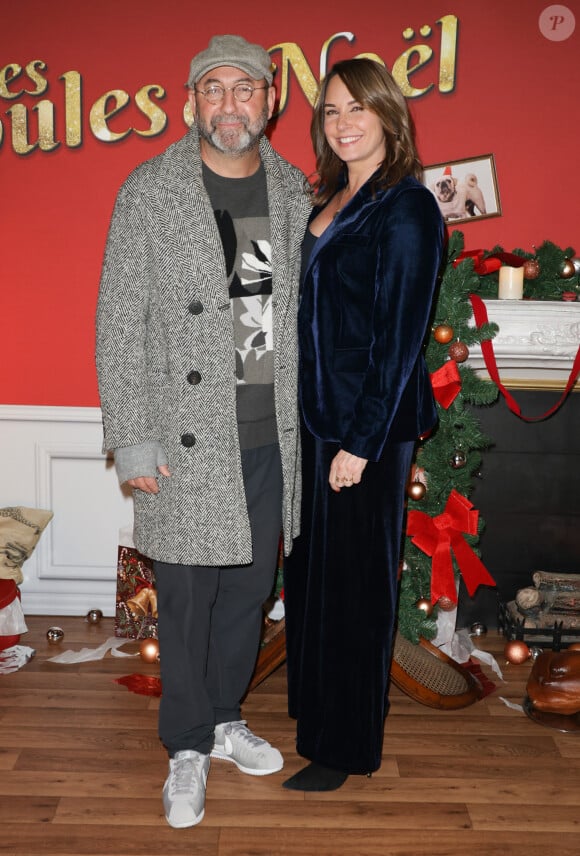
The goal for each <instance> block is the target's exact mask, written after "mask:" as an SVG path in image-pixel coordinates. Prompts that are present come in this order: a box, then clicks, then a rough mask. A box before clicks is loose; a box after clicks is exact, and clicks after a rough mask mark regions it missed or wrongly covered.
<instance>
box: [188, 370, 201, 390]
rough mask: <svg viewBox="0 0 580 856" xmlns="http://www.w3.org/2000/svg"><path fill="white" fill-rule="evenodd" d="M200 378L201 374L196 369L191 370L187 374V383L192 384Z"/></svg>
mask: <svg viewBox="0 0 580 856" xmlns="http://www.w3.org/2000/svg"><path fill="white" fill-rule="evenodd" d="M200 380H201V375H200V373H199V372H198V371H195V370H194V371H192V372H190V373H189V374H188V375H187V381H188V383H191V384H192V385H193V386H195V385H196V384H198V383H199V382H200Z"/></svg>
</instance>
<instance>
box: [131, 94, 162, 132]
mask: <svg viewBox="0 0 580 856" xmlns="http://www.w3.org/2000/svg"><path fill="white" fill-rule="evenodd" d="M151 93H152V94H154V95H155V97H156V98H164V97H165V90H164V89H163V87H161V86H154V85H151V86H143V87H141V89H139V91H138V92H137V93H136V94H135V103H136V104H137V107H138V108H139V110H140V111H141V112H142V113H143V115H145V116H147V118H148V119H149V121H150V123H151V124H150V126H149V129H148V130H147V131H139V130H138V128H135V133H136V134H139V136H140V137H156V136H157V135H158V134H161V133H162V131H164V130H165V126H166V125H167V116H166V115H165V113H164V112H163V110H161V108H160V107H158V106H157V104H154V103H153V102H152V101H151V99H150V98H149V95H150V94H151Z"/></svg>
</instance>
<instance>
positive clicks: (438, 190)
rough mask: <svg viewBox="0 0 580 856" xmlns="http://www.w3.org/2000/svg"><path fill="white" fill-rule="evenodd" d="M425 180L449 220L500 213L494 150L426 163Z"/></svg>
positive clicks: (483, 216)
mask: <svg viewBox="0 0 580 856" xmlns="http://www.w3.org/2000/svg"><path fill="white" fill-rule="evenodd" d="M423 184H424V185H425V187H427V188H428V189H429V190H430V191H431V192H432V193H433V195H434V196H435V199H436V200H437V204H438V206H439V210H440V211H441V214H442V215H443V219H444V220H445V222H446V223H450V224H455V223H470V222H472V221H474V220H483V219H485V218H487V217H501V203H500V198H499V189H498V184H497V175H496V171H495V159H494V156H493V155H492V154H487V155H478V156H476V157H471V158H464V159H463V160H455V161H447V162H444V163H436V164H433V165H431V166H426V167H425V168H424V171H423Z"/></svg>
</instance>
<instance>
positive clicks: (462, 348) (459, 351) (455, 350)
mask: <svg viewBox="0 0 580 856" xmlns="http://www.w3.org/2000/svg"><path fill="white" fill-rule="evenodd" d="M447 353H448V354H449V356H450V357H451V359H452V360H455V362H456V363H464V362H465V360H466V359H467V358H468V356H469V348H468V347H467V345H466V344H465V342H453V343H452V344H451V345H449V350H448V351H447Z"/></svg>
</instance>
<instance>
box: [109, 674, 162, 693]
mask: <svg viewBox="0 0 580 856" xmlns="http://www.w3.org/2000/svg"><path fill="white" fill-rule="evenodd" d="M115 683H116V684H121V686H124V687H127V689H128V690H129V692H132V693H136V694H137V695H147V696H155V697H156V698H159V696H160V695H161V681H160V679H159V678H156V677H154V676H153V675H138V674H135V673H133V674H132V675H124V676H123V677H122V678H115Z"/></svg>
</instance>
